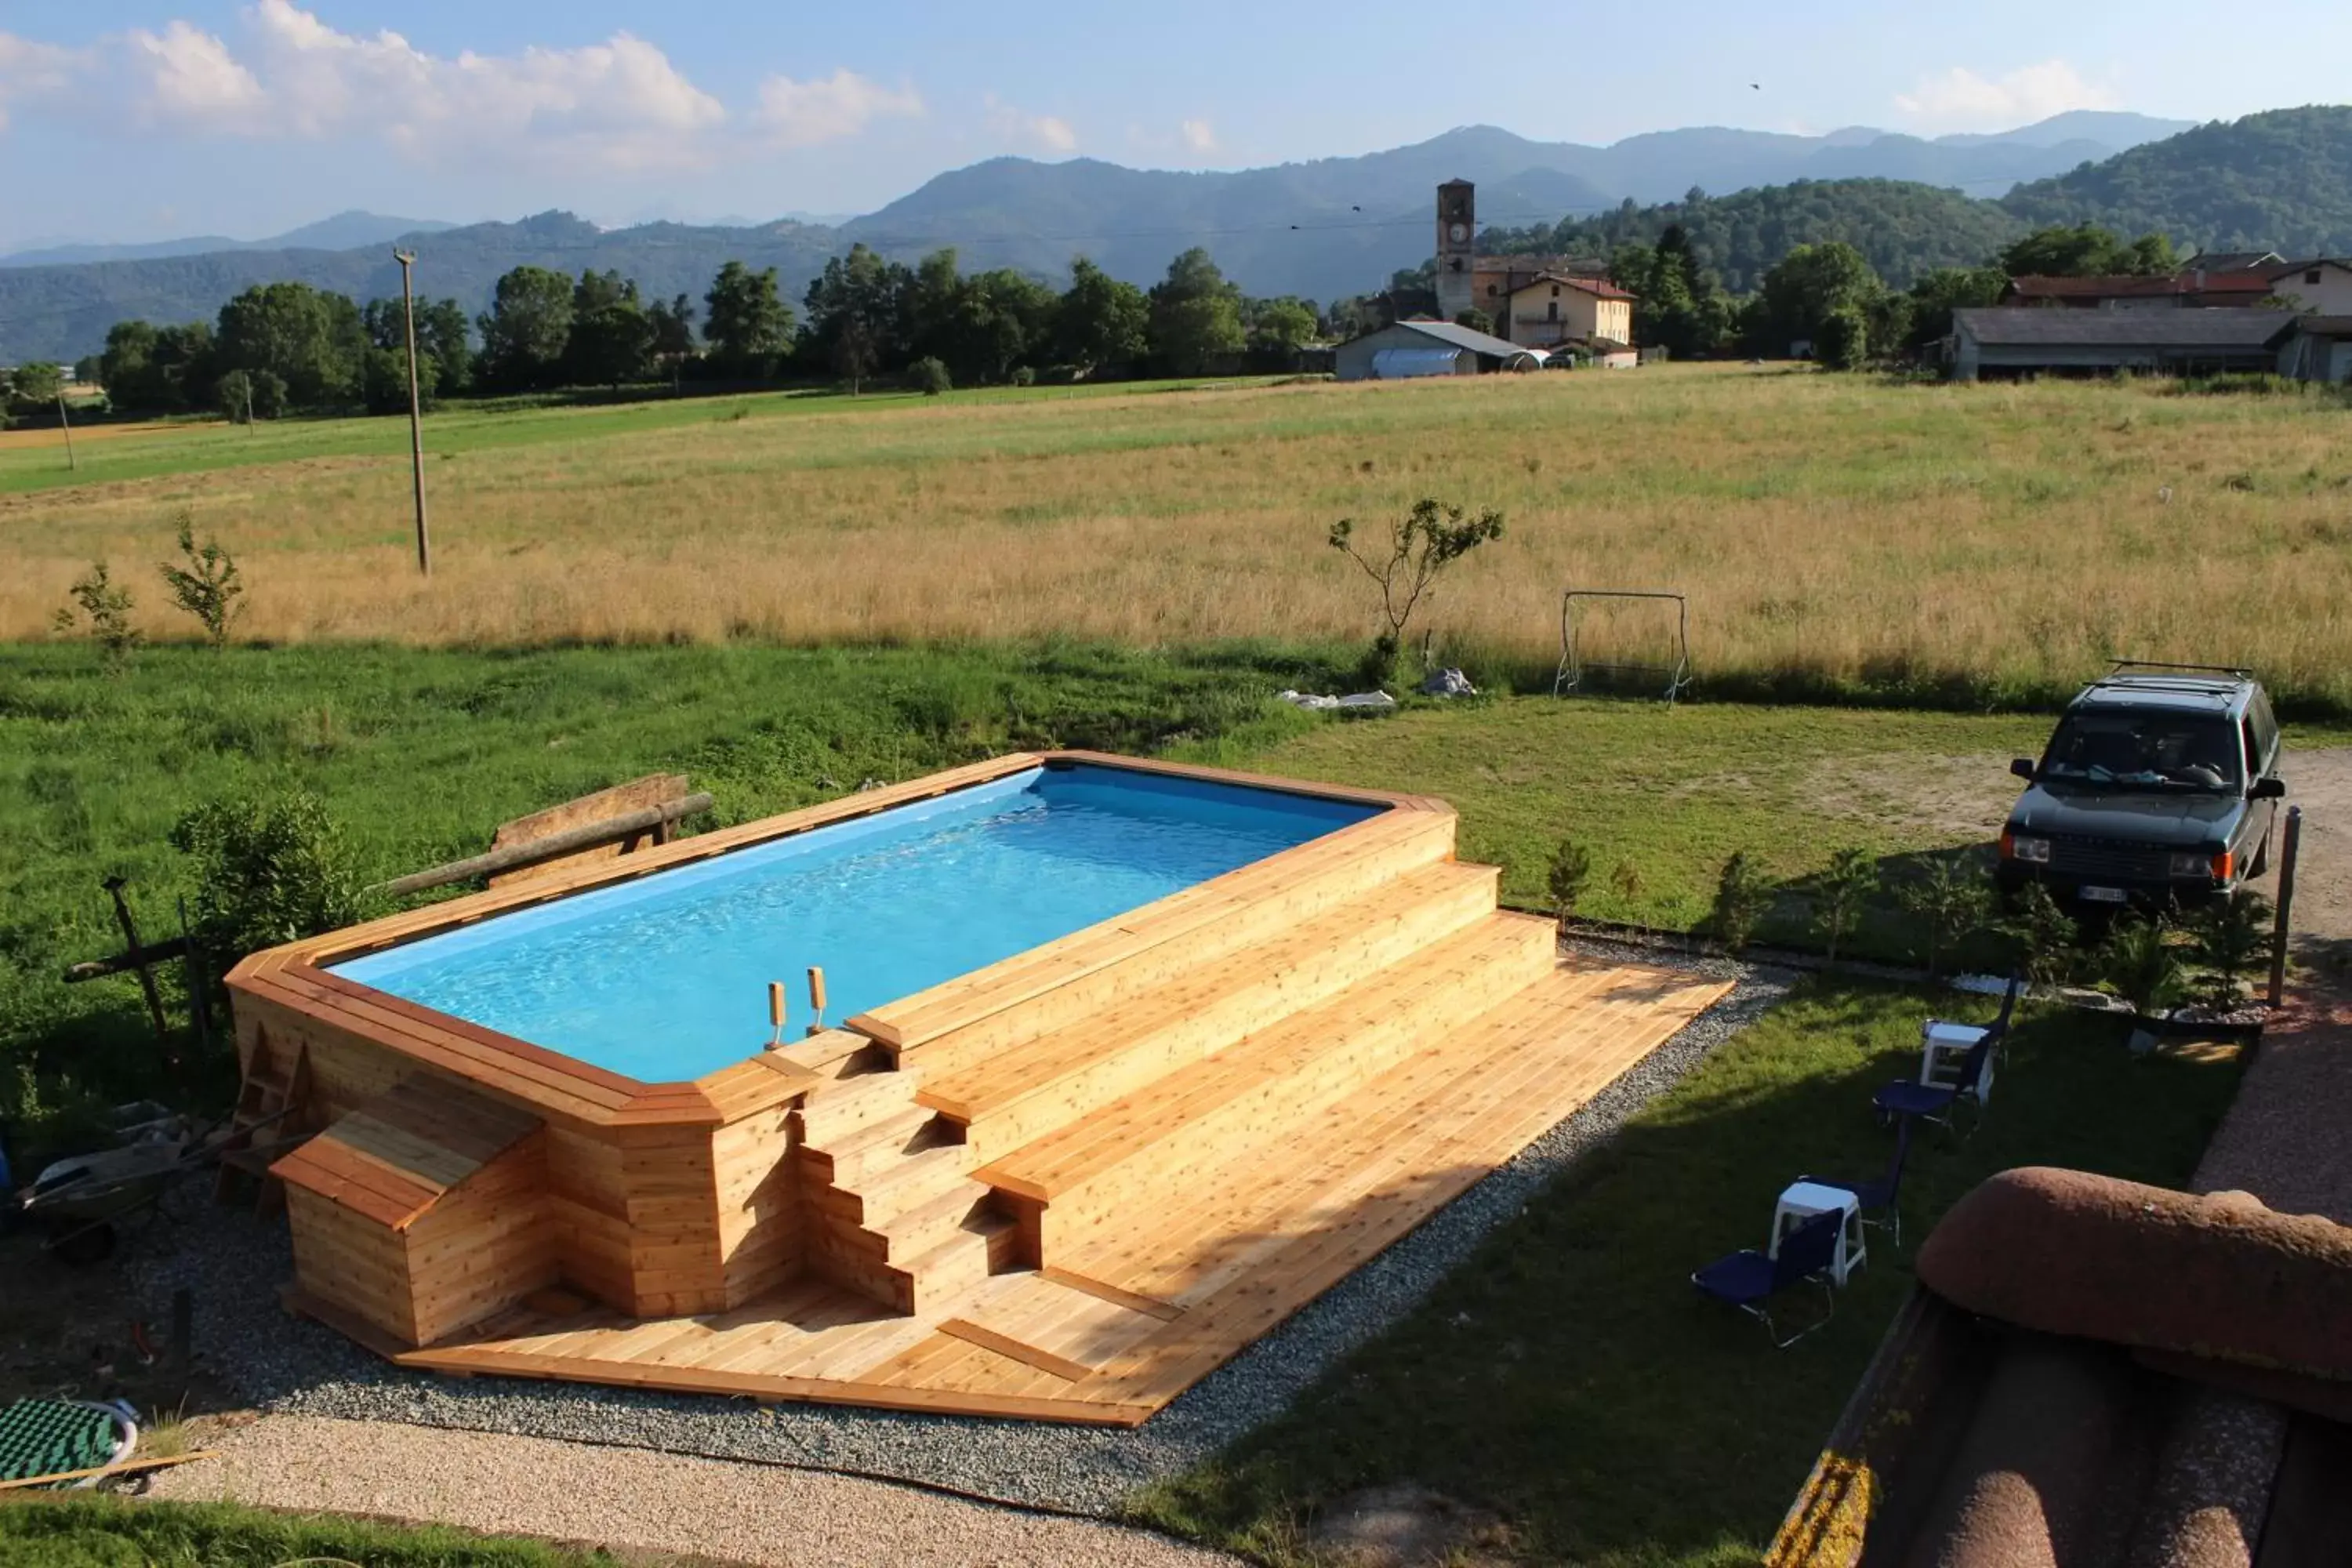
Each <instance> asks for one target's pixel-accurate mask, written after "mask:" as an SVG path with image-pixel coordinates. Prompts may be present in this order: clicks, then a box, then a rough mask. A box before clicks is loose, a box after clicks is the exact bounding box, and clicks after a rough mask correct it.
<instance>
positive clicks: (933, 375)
mask: <svg viewBox="0 0 2352 1568" xmlns="http://www.w3.org/2000/svg"><path fill="white" fill-rule="evenodd" d="M907 384H908V386H910V387H912V388H914V389H915V390H916V391H918V392H919V393H921V394H922V395H924V396H925V397H937V396H938V395H940V393H942V392H953V391H954V390H955V381H954V379H953V378H952V377H950V375H949V374H948V367H947V363H946V362H945V361H943V360H940V359H939V358H937V357H936V356H934V355H931V354H925V355H924V356H923V357H922V358H921V359H919V360H917V361H916V362H915V363H912V364H910V365H908V367H907Z"/></svg>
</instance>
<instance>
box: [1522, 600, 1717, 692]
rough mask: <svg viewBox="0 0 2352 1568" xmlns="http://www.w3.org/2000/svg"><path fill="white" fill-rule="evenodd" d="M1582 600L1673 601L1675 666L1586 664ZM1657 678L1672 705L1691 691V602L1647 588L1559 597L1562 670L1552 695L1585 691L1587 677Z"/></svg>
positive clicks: (1552, 687)
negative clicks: (1580, 635)
mask: <svg viewBox="0 0 2352 1568" xmlns="http://www.w3.org/2000/svg"><path fill="white" fill-rule="evenodd" d="M1579 599H1670V600H1672V601H1673V602H1674V605H1675V659H1674V662H1673V663H1672V664H1629V663H1622V662H1621V663H1598V664H1588V663H1586V662H1585V660H1584V658H1583V655H1582V651H1581V650H1580V647H1578V644H1577V628H1576V602H1577V601H1578V600H1579ZM1592 671H1603V672H1610V673H1618V674H1632V675H1655V676H1663V677H1664V679H1665V682H1666V689H1665V691H1664V694H1663V695H1664V699H1665V700H1666V701H1667V702H1669V703H1672V702H1673V701H1675V700H1676V699H1678V698H1679V697H1681V696H1682V694H1683V693H1684V692H1685V691H1687V690H1689V689H1690V686H1691V679H1692V678H1691V668H1690V600H1689V598H1688V597H1687V596H1686V595H1682V594H1677V593H1675V592H1673V591H1671V590H1663V589H1646V588H1570V589H1568V590H1566V591H1565V592H1563V593H1562V594H1561V595H1560V596H1559V671H1558V673H1556V674H1555V675H1553V677H1552V681H1551V694H1552V695H1553V696H1554V697H1565V696H1567V695H1568V694H1569V693H1570V692H1572V691H1579V690H1581V689H1583V685H1584V678H1585V676H1586V674H1587V673H1589V672H1592Z"/></svg>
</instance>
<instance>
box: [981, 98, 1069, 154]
mask: <svg viewBox="0 0 2352 1568" xmlns="http://www.w3.org/2000/svg"><path fill="white" fill-rule="evenodd" d="M984 106H985V108H986V110H987V113H986V116H985V119H986V122H987V125H988V129H989V130H990V131H991V132H993V133H994V134H995V135H997V136H998V137H1000V138H1002V139H1003V140H1004V141H1007V142H1013V143H1014V144H1015V145H1018V146H1026V147H1033V148H1036V149H1038V150H1040V151H1043V152H1046V153H1075V152H1076V151H1077V150H1078V133H1077V131H1076V128H1075V127H1073V126H1072V125H1071V124H1070V122H1069V121H1066V120H1064V119H1061V118H1060V117H1059V116H1056V115H1052V114H1031V113H1029V112H1028V111H1027V110H1021V109H1015V108H1014V107H1013V105H1011V104H1009V103H1007V102H1005V101H1004V100H1003V99H1000V98H998V97H997V96H996V95H995V94H994V93H990V94H989V95H988V97H987V98H986V100H984Z"/></svg>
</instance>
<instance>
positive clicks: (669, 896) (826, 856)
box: [334, 764, 1381, 1082]
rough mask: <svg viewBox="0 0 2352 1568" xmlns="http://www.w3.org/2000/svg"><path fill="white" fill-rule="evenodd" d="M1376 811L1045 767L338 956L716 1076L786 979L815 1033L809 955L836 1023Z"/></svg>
mask: <svg viewBox="0 0 2352 1568" xmlns="http://www.w3.org/2000/svg"><path fill="white" fill-rule="evenodd" d="M1380 809H1381V808H1380V807H1378V806H1373V805H1360V804H1358V803H1356V802H1352V801H1339V800H1325V799H1319V798H1317V797H1313V796H1308V795H1286V794H1284V793H1282V792H1281V791H1278V790H1267V789H1254V788H1250V787H1248V786H1245V785H1239V784H1220V783H1213V782H1210V781H1206V780H1199V779H1186V778H1172V777H1166V776H1162V775H1160V774H1154V773H1134V772H1129V771H1128V770H1125V769H1119V768H1106V767H1095V766H1088V765H1083V764H1082V765H1079V766H1076V767H1068V768H1061V767H1056V768H1050V769H1046V768H1039V769H1032V770H1030V771H1028V772H1026V773H1016V774H1013V775H1012V776H1011V777H1008V778H1004V779H1000V780H997V781H995V782H993V783H991V784H980V785H976V786H974V787H972V788H970V789H964V790H959V791H957V792H955V793H954V794H952V795H942V796H940V798H938V799H936V800H931V801H925V802H920V803H918V804H915V805H902V806H897V807H893V808H891V809H889V810H887V811H882V812H877V813H876V814H875V815H874V816H869V817H865V818H861V819H859V820H857V821H855V822H844V823H836V824H835V825H833V826H826V827H819V828H815V829H813V830H811V831H809V832H807V833H801V834H795V835H793V836H792V837H786V838H780V839H777V840H775V841H774V842H772V843H769V844H762V845H759V846H756V847H751V848H748V849H738V850H734V851H732V852H730V853H728V854H725V855H719V856H716V857H714V858H711V859H709V860H707V861H703V862H701V863H699V864H697V865H692V866H683V867H679V868H677V869H675V870H669V871H662V872H658V873H656V874H655V875H653V876H650V877H646V878H643V879H639V880H636V881H633V882H626V883H622V884H619V885H616V886H614V887H609V888H604V889H597V890H595V891H593V892H586V893H581V894H577V895H575V896H573V897H571V898H567V899H560V900H556V901H554V902H552V903H550V904H546V905H543V906H541V907H540V908H538V909H532V910H518V911H517V912H515V913H513V914H508V915H499V916H497V917H494V918H492V919H490V920H487V921H482V922H481V923H480V924H478V925H475V926H469V927H467V928H466V929H464V930H460V931H449V932H447V933H446V934H444V935H440V936H434V937H427V938H425V940H423V941H421V942H411V943H409V944H408V945H406V946H404V947H397V948H393V949H390V950H388V951H386V952H379V953H373V954H371V955H369V956H367V957H364V958H356V959H352V960H351V961H350V962H348V963H339V964H337V965H335V966H334V968H335V972H336V973H339V974H341V975H343V976H345V977H346V978H348V979H351V980H355V981H358V982H360V983H361V984H366V985H373V986H374V987H375V988H376V989H378V990H380V991H387V992H390V993H391V994H394V995H395V996H404V997H406V998H407V999H408V1000H410V1001H412V1002H416V1003H420V1004H422V1005H425V1006H427V1007H432V1008H435V1009H436V1010H438V1011H440V1012H443V1013H446V1014H449V1015H450V1016H454V1017H458V1018H463V1019H466V1020H467V1021H468V1022H471V1023H475V1024H478V1025H481V1026H484V1027H486V1028H491V1029H496V1030H499V1032H500V1033H502V1034H507V1035H511V1036H514V1037H516V1038H518V1039H523V1040H528V1041H530V1043H532V1044H533V1045H538V1046H544V1047H547V1048H548V1049H550V1050H555V1051H561V1052H562V1053H563V1054H565V1055H566V1056H570V1057H575V1058H579V1059H580V1060H582V1061H584V1062H589V1063H592V1064H593V1065H594V1066H597V1067H601V1068H606V1069H608V1070H610V1071H613V1072H617V1073H622V1074H625V1075H626V1076H627V1077H630V1078H634V1079H642V1080H646V1081H651V1082H666V1081H670V1080H674V1079H692V1078H699V1077H701V1076H702V1075H703V1074H705V1073H708V1072H712V1071H715V1070H717V1069H718V1068H722V1067H725V1066H727V1065H729V1064H730V1063H732V1062H738V1061H740V1060H742V1059H743V1058H745V1057H748V1056H750V1055H751V1054H752V1052H754V1051H755V1050H757V1049H758V1048H759V1047H761V1045H762V1044H763V1043H765V1041H766V1040H767V1038H768V1036H769V1028H768V1001H767V987H768V983H769V982H770V981H772V980H782V981H785V982H786V983H787V984H788V986H789V989H790V993H791V995H792V1005H793V1019H792V1024H791V1027H790V1030H789V1033H790V1034H791V1035H792V1036H793V1037H797V1036H798V1035H799V1034H800V1033H801V1032H802V1030H803V1027H804V1026H806V1025H807V1024H808V1023H809V1021H810V1015H809V1012H808V990H807V984H806V980H805V972H806V970H807V969H808V966H809V965H811V964H818V965H821V966H823V968H824V973H825V982H826V988H827V990H828V991H829V993H830V995H829V997H828V1006H827V1010H826V1014H825V1018H826V1021H827V1022H828V1023H838V1022H840V1021H841V1020H842V1019H844V1018H846V1017H849V1016H852V1015H853V1014H856V1013H861V1012H864V1011H866V1009H868V1008H872V1007H877V1006H880V1005H883V1004H885V1003H887V1002H893V1001H897V1000H898V999H899V998H900V997H904V996H908V995H911V994H914V993H915V992H918V991H921V990H923V989H925V988H927V987H929V986H931V985H936V984H939V983H940V982H941V981H943V980H950V979H953V978H954V977H955V976H957V975H959V974H964V973H970V972H971V971H972V970H975V969H979V968H982V967H983V966H985V965H987V964H991V963H995V962H997V961H998V960H1000V959H1004V958H1010V957H1011V956H1013V954H1014V953H1017V952H1024V951H1026V950H1027V949H1029V948H1033V947H1036V946H1039V945H1041V944H1043V943H1045V942H1051V941H1053V940H1054V939H1055V938H1056V937H1061V936H1066V935H1068V934H1069V933H1070V932H1072V931H1082V930H1084V929H1085V928H1087V926H1090V925H1093V924H1095V923H1097V921H1106V920H1108V919H1110V918H1111V917H1113V916H1115V915H1119V914H1124V913H1126V912H1127V911H1128V910H1133V909H1137V908H1139V907H1141V906H1142V905H1144V904H1148V903H1150V902H1151V901H1152V900H1156V899H1160V898H1165V897H1166V896H1167V895H1169V894H1170V893H1173V892H1177V891H1179V890H1180V889H1185V888H1189V887H1192V885H1193V884H1194V883H1197V882H1204V881H1207V880H1208V879H1210V878H1212V877H1215V876H1219V875H1222V874H1223V873H1224V872H1226V871H1230V870H1233V869H1234V868H1236V867H1240V866H1245V865H1247V864H1249V863H1250V862H1251V861H1253V860H1259V859H1263V858H1265V857H1266V856H1268V855H1272V854H1274V853H1276V851H1278V850H1283V849H1287V848H1290V847H1293V846H1294V845H1298V844H1303V843H1306V842H1307V840H1308V839H1310V838H1318V837H1321V836H1322V835H1324V834H1326V833H1329V832H1332V831H1334V830H1335V829H1338V828H1339V827H1343V826H1347V825H1348V824H1349V823H1351V822H1358V821H1361V820H1362V819H1363V818H1365V817H1367V816H1371V815H1373V814H1374V813H1375V812H1377V811H1378V810H1380Z"/></svg>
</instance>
